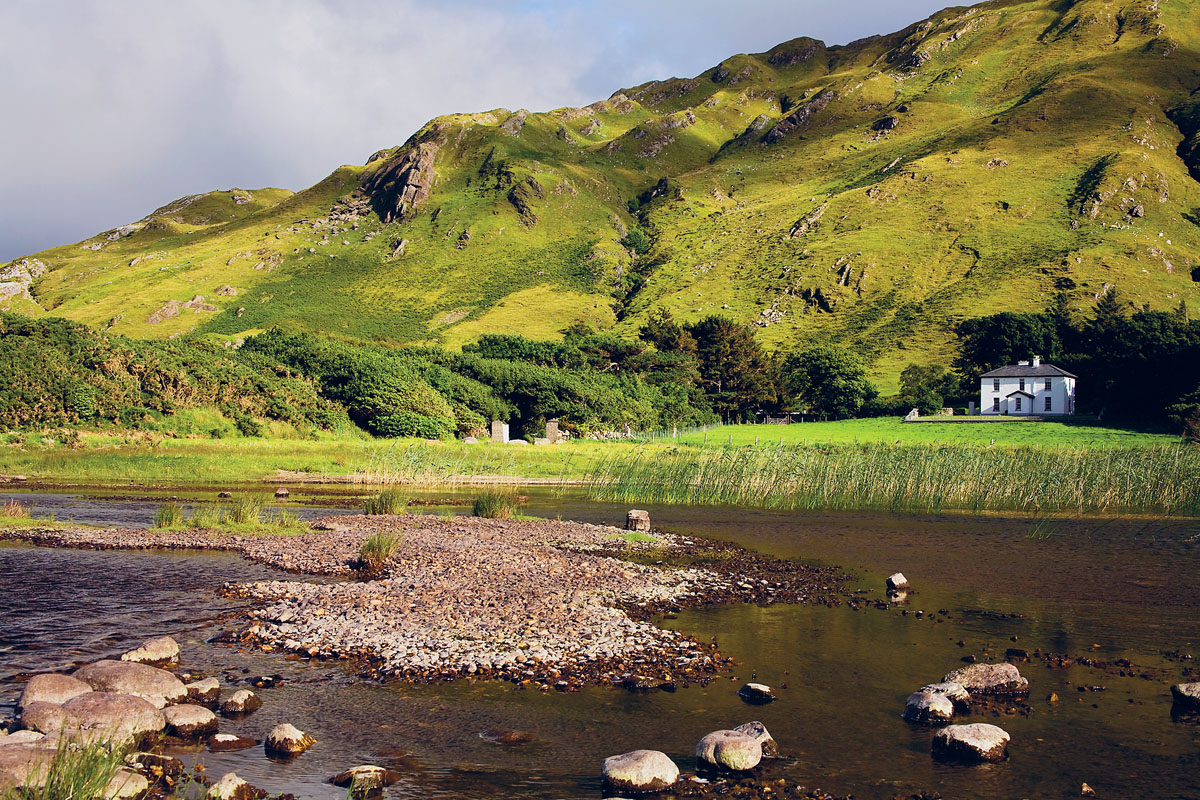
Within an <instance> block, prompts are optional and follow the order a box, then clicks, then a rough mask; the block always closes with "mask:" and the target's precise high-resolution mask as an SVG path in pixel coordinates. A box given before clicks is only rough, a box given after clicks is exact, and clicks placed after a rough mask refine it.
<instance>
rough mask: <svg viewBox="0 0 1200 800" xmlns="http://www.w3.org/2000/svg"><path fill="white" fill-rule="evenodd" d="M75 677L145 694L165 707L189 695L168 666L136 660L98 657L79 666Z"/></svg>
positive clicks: (97, 685) (100, 688) (103, 686)
mask: <svg viewBox="0 0 1200 800" xmlns="http://www.w3.org/2000/svg"><path fill="white" fill-rule="evenodd" d="M74 677H76V678H78V679H79V680H81V681H83V682H84V683H86V684H88V685H89V686H91V687H92V688H93V689H95V690H96V691H97V692H116V693H117V694H129V695H133V696H134V697H141V698H144V699H145V700H147V701H149V702H150V703H153V704H154V705H155V706H156V707H157V708H162V707H163V706H165V705H166V704H167V703H176V702H178V701H180V700H182V699H183V698H185V697H187V689H185V688H184V686H183V682H182V681H180V680H179V678H176V677H175V676H174V675H172V674H171V673H169V672H167V671H166V670H165V669H159V668H158V667H152V666H150V665H149V664H138V663H136V662H132V661H97V662H96V663H95V664H88V665H87V666H83V667H80V668H79V669H77V670H75V672H74Z"/></svg>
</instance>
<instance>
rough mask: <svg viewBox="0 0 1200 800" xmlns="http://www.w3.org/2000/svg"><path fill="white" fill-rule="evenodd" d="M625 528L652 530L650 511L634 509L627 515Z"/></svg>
mask: <svg viewBox="0 0 1200 800" xmlns="http://www.w3.org/2000/svg"><path fill="white" fill-rule="evenodd" d="M625 530H627V531H648V530H650V512H649V511H639V510H638V509H636V508H635V509H632V510H631V511H630V512H629V513H628V514H626V515H625Z"/></svg>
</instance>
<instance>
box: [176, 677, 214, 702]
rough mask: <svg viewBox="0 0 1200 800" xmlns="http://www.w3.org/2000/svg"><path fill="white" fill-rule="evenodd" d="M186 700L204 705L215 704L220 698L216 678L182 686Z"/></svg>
mask: <svg viewBox="0 0 1200 800" xmlns="http://www.w3.org/2000/svg"><path fill="white" fill-rule="evenodd" d="M184 688H185V689H187V696H188V700H191V701H193V702H196V703H202V704H204V705H211V704H213V703H216V702H217V700H218V698H220V696H221V682H220V681H218V680H217V679H216V678H205V679H203V680H199V681H193V682H192V683H188V684H185V685H184Z"/></svg>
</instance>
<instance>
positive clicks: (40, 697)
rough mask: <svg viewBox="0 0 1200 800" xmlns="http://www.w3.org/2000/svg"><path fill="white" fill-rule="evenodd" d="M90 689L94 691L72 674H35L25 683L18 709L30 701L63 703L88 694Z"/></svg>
mask: <svg viewBox="0 0 1200 800" xmlns="http://www.w3.org/2000/svg"><path fill="white" fill-rule="evenodd" d="M90 691H92V687H91V686H89V685H88V684H86V683H84V682H83V681H81V680H79V679H78V678H73V677H71V676H70V675H59V674H57V673H50V674H46V675H34V676H33V677H32V678H30V679H29V682H28V683H26V684H25V690H24V691H23V692H21V699H20V700H18V701H17V710H18V711H20V710H21V709H23V708H25V707H26V706H28V705H29V704H30V703H53V704H55V705H62V704H63V703H65V702H67V701H68V700H70V699H71V698H74V697H78V696H79V695H81V694H87V693H88V692H90Z"/></svg>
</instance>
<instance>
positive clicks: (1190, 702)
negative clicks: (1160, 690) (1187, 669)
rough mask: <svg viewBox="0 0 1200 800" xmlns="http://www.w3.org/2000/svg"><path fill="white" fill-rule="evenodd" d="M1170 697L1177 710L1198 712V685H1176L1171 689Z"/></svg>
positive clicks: (1199, 690)
mask: <svg viewBox="0 0 1200 800" xmlns="http://www.w3.org/2000/svg"><path fill="white" fill-rule="evenodd" d="M1171 697H1172V698H1173V699H1174V703H1175V708H1176V709H1177V710H1179V711H1189V712H1191V711H1195V712H1200V683H1177V684H1175V685H1174V686H1172V687H1171Z"/></svg>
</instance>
